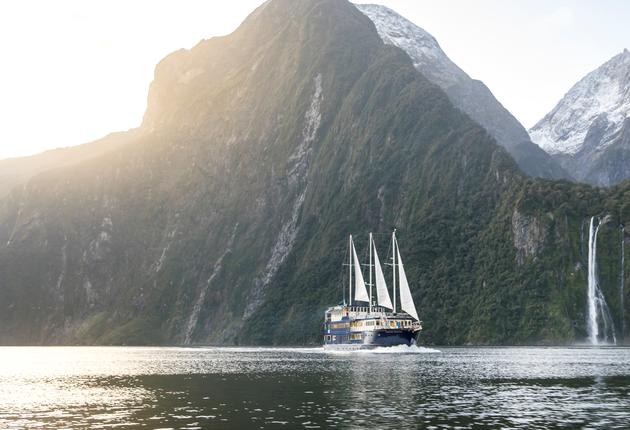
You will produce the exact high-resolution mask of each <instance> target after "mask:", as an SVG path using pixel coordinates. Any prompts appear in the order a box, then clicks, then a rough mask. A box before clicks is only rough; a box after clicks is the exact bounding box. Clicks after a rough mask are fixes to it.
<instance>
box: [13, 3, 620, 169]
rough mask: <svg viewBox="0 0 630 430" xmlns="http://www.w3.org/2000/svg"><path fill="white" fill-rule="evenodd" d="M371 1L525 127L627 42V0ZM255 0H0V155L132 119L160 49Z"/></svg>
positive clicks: (122, 126) (182, 44)
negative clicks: (429, 37) (418, 32)
mask: <svg viewBox="0 0 630 430" xmlns="http://www.w3.org/2000/svg"><path fill="white" fill-rule="evenodd" d="M357 2H359V3H362V2H363V1H357ZM373 2H378V3H381V4H384V5H387V6H389V7H391V8H392V9H394V10H396V11H397V12H399V13H400V14H402V15H404V16H405V17H406V18H408V19H409V20H411V21H413V22H414V23H416V24H418V25H419V26H421V27H423V28H424V29H425V30H427V31H429V32H430V33H431V34H433V35H434V36H435V37H436V38H437V40H438V42H439V43H440V45H441V47H442V49H443V50H444V51H445V52H446V54H447V55H448V56H449V57H450V58H451V59H452V60H453V61H454V62H455V63H456V64H458V65H459V66H460V67H461V68H462V69H463V70H464V71H466V72H467V73H468V74H469V75H470V76H471V77H473V78H475V79H480V80H482V81H484V83H485V84H486V85H487V86H488V87H489V88H490V89H491V90H492V92H493V93H494V95H495V96H496V97H497V99H498V100H499V101H500V102H501V103H503V105H504V106H505V107H506V108H508V110H510V111H511V112H512V113H513V114H514V115H515V116H516V118H517V119H519V120H520V121H521V122H522V123H523V124H524V125H525V126H526V127H531V126H532V125H534V124H535V123H536V122H537V121H538V120H539V119H540V118H542V117H543V116H544V115H545V114H546V113H547V112H548V111H550V110H551V109H552V108H553V107H554V106H555V104H556V103H557V102H558V101H559V100H560V98H561V97H562V96H563V95H564V94H565V93H566V92H567V91H568V90H569V88H570V87H571V86H572V85H573V84H574V83H576V82H577V81H578V80H579V79H580V78H581V77H583V76H584V75H585V74H586V73H588V72H589V71H591V70H593V69H595V68H597V67H598V66H599V65H601V64H602V63H603V62H605V61H607V60H608V59H609V58H611V57H612V56H613V55H615V54H617V53H619V52H621V51H622V50H623V49H624V48H629V49H630V25H628V23H629V22H630V2H628V1H625V0H600V1H594V0H590V1H587V0H573V1H565V0H553V1H550V0H520V1H509V2H507V1H504V0H476V1H474V2H471V1H466V0H374V1H373ZM261 3H262V0H238V1H234V0H221V1H219V0H178V1H174V0H170V1H166V0H134V1H128V0H56V1H54V2H51V1H48V0H2V1H0V55H1V56H2V60H1V63H0V159H2V158H7V157H15V156H23V155H30V154H35V153H38V152H41V151H44V150H46V149H51V148H57V147H64V146H72V145H77V144H81V143H85V142H89V141H92V140H96V139H99V138H101V137H103V136H104V135H106V134H108V133H109V132H113V131H120V130H126V129H129V128H133V127H137V126H138V125H140V123H141V121H142V115H143V113H144V109H145V107H146V98H147V93H148V88H149V84H150V82H151V80H152V79H153V70H154V67H155V65H156V64H157V63H158V62H159V61H160V59H162V58H163V57H164V56H166V55H167V54H168V53H170V52H172V51H175V50H177V49H180V48H191V47H193V46H194V45H195V44H197V43H198V42H199V41H200V40H201V39H208V38H210V37H213V36H218V35H224V34H228V33H230V32H231V31H233V30H234V29H235V28H236V27H237V26H238V24H239V23H240V22H241V21H242V20H243V19H244V18H245V17H246V16H247V15H248V14H249V13H250V12H251V11H252V10H253V9H254V8H255V7H256V6H258V5H259V4H261Z"/></svg>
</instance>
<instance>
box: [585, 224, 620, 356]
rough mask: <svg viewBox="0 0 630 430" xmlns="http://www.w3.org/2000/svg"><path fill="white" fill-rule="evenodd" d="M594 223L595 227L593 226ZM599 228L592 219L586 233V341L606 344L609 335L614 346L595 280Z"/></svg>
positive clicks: (605, 311) (608, 311) (606, 305)
mask: <svg viewBox="0 0 630 430" xmlns="http://www.w3.org/2000/svg"><path fill="white" fill-rule="evenodd" d="M596 222H597V225H595V223H596ZM599 226H600V223H599V219H597V218H596V217H592V218H591V224H590V227H589V233H588V324H587V325H588V339H589V341H590V343H591V344H592V345H597V344H599V340H600V338H601V339H602V340H603V341H604V343H608V342H609V337H608V335H609V334H610V335H611V338H612V342H613V343H615V344H616V343H617V337H616V335H615V326H614V324H613V321H612V317H611V316H610V310H609V309H608V304H607V303H606V299H605V298H604V294H603V293H602V290H601V289H600V288H599V281H598V279H597V233H598V232H599ZM600 320H601V323H602V324H603V327H602V328H603V331H602V332H601V333H600V330H599V329H600Z"/></svg>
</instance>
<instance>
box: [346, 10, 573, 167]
mask: <svg viewBox="0 0 630 430" xmlns="http://www.w3.org/2000/svg"><path fill="white" fill-rule="evenodd" d="M357 8H359V10H361V11H362V12H363V13H364V14H366V15H367V16H368V17H369V18H370V19H371V20H372V21H373V22H374V24H375V25H376V29H377V30H378V33H379V35H380V36H381V38H382V39H383V41H384V42H385V43H386V44H390V45H394V46H397V47H399V48H401V49H402V50H404V51H405V52H406V53H407V54H408V55H409V57H411V59H412V61H413V64H414V66H415V67H416V69H417V70H419V71H420V73H422V74H423V75H424V76H425V77H426V78H427V79H429V81H431V82H432V83H434V84H436V85H438V86H439V87H440V88H442V89H443V90H444V91H445V92H446V94H447V95H448V97H449V99H450V100H451V102H452V103H453V104H454V105H455V106H456V107H458V108H459V109H461V110H462V111H464V112H465V113H467V114H468V115H469V116H470V117H471V118H472V119H473V120H475V121H476V122H477V123H479V124H481V125H482V126H483V127H484V128H485V129H486V130H487V131H488V132H489V133H490V135H492V137H494V138H495V139H496V140H497V142H498V143H499V144H500V145H501V146H503V147H504V148H506V149H507V150H508V152H509V153H510V154H511V155H512V157H514V159H515V160H516V161H517V163H518V165H519V166H520V167H521V169H522V170H523V171H524V172H525V173H527V174H528V175H531V176H537V177H544V178H557V179H560V178H561V179H569V178H570V175H568V174H567V173H566V172H565V171H564V170H563V169H562V168H561V167H560V165H559V164H557V163H556V162H555V161H554V160H552V159H551V157H549V155H548V154H547V153H546V152H545V151H543V150H541V149H540V148H539V147H537V146H536V145H535V144H533V143H532V142H531V140H530V138H529V135H528V134H527V130H525V128H524V127H523V126H522V125H521V123H519V122H518V120H517V119H516V118H514V116H513V115H512V114H511V113H510V112H509V111H508V110H507V109H505V108H504V107H503V105H501V103H499V101H498V100H497V99H496V98H495V97H494V95H493V94H492V92H491V91H490V90H489V89H488V87H486V85H485V84H484V83H483V82H481V81H478V80H475V79H471V78H470V76H468V75H467V74H466V72H464V71H463V70H462V69H460V68H459V67H458V66H457V65H456V64H455V63H453V62H452V61H451V59H450V58H448V57H447V55H446V54H445V53H444V51H442V48H440V45H439V44H438V42H437V40H436V39H435V38H434V37H433V36H432V35H430V34H429V33H427V32H426V31H425V30H424V29H422V28H420V27H418V26H417V25H415V24H414V23H412V22H410V21H409V20H407V19H405V18H404V17H402V16H400V15H399V14H397V13H396V12H394V11H393V10H391V9H389V8H387V7H385V6H381V5H375V4H362V5H357Z"/></svg>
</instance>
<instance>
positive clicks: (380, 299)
mask: <svg viewBox="0 0 630 430" xmlns="http://www.w3.org/2000/svg"><path fill="white" fill-rule="evenodd" d="M391 250H392V257H391V263H388V265H389V266H391V268H392V292H393V296H392V297H393V298H394V300H393V302H392V299H391V297H390V295H389V290H388V287H387V284H386V281H385V275H384V274H383V268H382V267H381V263H380V260H379V258H378V253H377V252H376V245H375V244H374V239H373V237H372V233H370V240H369V263H368V264H367V265H366V266H367V268H368V270H369V275H368V282H367V283H366V282H365V279H364V277H363V271H362V270H361V264H360V262H359V259H358V257H357V252H356V249H355V247H354V242H353V240H352V236H350V238H349V239H348V263H347V264H346V265H347V266H348V300H347V301H346V298H345V294H344V300H343V302H342V303H341V304H339V305H337V306H333V307H331V308H328V309H327V310H326V313H325V321H324V348H326V349H342V350H344V349H348V350H352V349H370V348H376V347H381V346H396V345H412V344H415V343H416V341H417V338H418V335H419V333H420V331H421V330H422V322H421V321H420V320H419V318H418V312H417V310H416V305H415V304H414V302H413V297H412V296H411V290H410V289H409V282H408V281H407V275H406V274H405V268H404V266H403V263H402V259H401V258H400V250H399V249H398V241H397V240H396V231H395V230H394V232H393V233H392V248H391ZM373 281H374V282H373ZM353 290H354V294H353ZM344 291H345V287H344ZM373 291H375V292H376V294H375V295H373V294H372V293H373ZM397 292H398V294H399V297H400V302H399V304H400V310H399V309H398V303H397V301H396V298H397V295H396V293H397Z"/></svg>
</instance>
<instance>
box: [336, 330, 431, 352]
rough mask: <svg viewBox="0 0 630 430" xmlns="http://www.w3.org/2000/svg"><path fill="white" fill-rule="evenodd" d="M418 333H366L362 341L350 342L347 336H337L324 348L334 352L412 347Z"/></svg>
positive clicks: (386, 331) (387, 331) (400, 331)
mask: <svg viewBox="0 0 630 430" xmlns="http://www.w3.org/2000/svg"><path fill="white" fill-rule="evenodd" d="M417 336H418V332H413V331H412V330H402V329H400V330H392V329H383V330H374V331H371V332H364V333H363V339H361V340H348V339H347V337H345V336H337V337H336V338H335V339H334V340H328V341H325V342H324V348H326V349H334V350H349V351H351V350H359V349H373V348H379V347H390V346H400V345H405V346H411V345H414V344H415V343H416V338H417Z"/></svg>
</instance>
